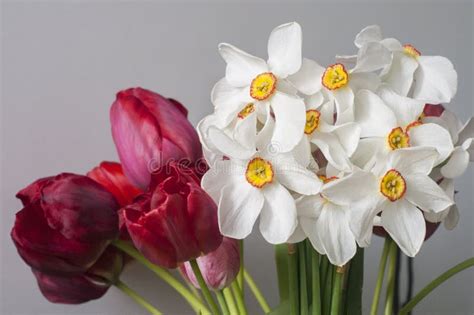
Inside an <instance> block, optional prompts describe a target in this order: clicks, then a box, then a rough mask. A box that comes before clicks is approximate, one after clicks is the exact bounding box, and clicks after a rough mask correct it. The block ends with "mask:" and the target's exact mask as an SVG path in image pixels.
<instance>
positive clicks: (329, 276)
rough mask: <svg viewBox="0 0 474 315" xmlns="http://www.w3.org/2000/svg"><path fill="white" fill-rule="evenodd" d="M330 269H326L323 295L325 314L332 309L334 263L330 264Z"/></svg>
mask: <svg viewBox="0 0 474 315" xmlns="http://www.w3.org/2000/svg"><path fill="white" fill-rule="evenodd" d="M327 269H328V270H327V271H326V283H325V284H324V295H323V304H322V309H323V314H324V315H328V314H330V311H331V295H332V286H333V271H334V265H332V264H330V263H329V264H328V268H327Z"/></svg>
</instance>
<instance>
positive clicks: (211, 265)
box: [180, 237, 240, 290]
mask: <svg viewBox="0 0 474 315" xmlns="http://www.w3.org/2000/svg"><path fill="white" fill-rule="evenodd" d="M197 263H198V265H199V269H200V270H201V273H202V275H203V277H204V281H205V282H206V284H207V286H208V287H209V288H210V289H213V290H221V289H223V288H225V287H227V286H229V285H230V283H231V282H232V281H234V279H235V277H237V274H238V273H239V269H240V254H239V244H238V242H237V241H236V240H234V239H231V238H227V237H224V238H223V240H222V244H221V245H220V246H219V247H218V248H217V249H216V250H215V251H213V252H210V253H209V254H207V255H205V256H201V257H199V258H198V259H197ZM180 271H181V273H182V274H183V275H184V277H185V278H186V279H187V280H188V281H190V282H191V283H192V284H193V285H194V286H195V287H196V288H198V289H199V288H200V286H199V283H198V281H197V279H196V276H195V275H194V272H193V270H192V267H191V264H190V263H189V262H186V263H184V264H183V265H181V266H180Z"/></svg>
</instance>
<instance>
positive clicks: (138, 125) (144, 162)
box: [110, 88, 202, 190]
mask: <svg viewBox="0 0 474 315" xmlns="http://www.w3.org/2000/svg"><path fill="white" fill-rule="evenodd" d="M110 121H111V124H112V136H113V138H114V142H115V146H116V147H117V151H118V154H119V157H120V161H121V163H122V166H123V168H124V172H125V174H126V175H127V177H128V178H129V179H130V181H131V182H132V183H133V184H134V185H135V186H136V187H139V188H141V189H143V190H145V189H146V188H147V187H148V186H149V184H150V178H151V173H153V172H154V171H155V170H156V169H158V168H160V167H161V166H162V165H165V164H167V163H168V162H169V161H170V160H175V161H178V160H187V161H190V162H195V161H197V160H198V159H200V158H201V157H202V148H201V144H200V142H199V137H198V135H197V133H196V131H195V130H194V128H193V126H192V125H191V123H190V122H189V121H188V119H187V110H186V108H184V107H183V105H181V104H180V103H178V102H177V101H175V100H172V99H167V98H165V97H163V96H161V95H159V94H157V93H154V92H151V91H148V90H145V89H142V88H132V89H128V90H124V91H121V92H119V93H117V98H116V100H115V102H114V103H113V104H112V107H111V109H110Z"/></svg>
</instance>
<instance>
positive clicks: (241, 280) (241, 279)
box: [237, 240, 245, 301]
mask: <svg viewBox="0 0 474 315" xmlns="http://www.w3.org/2000/svg"><path fill="white" fill-rule="evenodd" d="M239 250H240V270H239V273H238V275H237V281H238V283H239V287H240V290H241V291H242V293H241V294H242V299H243V300H244V301H245V296H244V240H240V241H239Z"/></svg>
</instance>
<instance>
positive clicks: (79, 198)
mask: <svg viewBox="0 0 474 315" xmlns="http://www.w3.org/2000/svg"><path fill="white" fill-rule="evenodd" d="M41 206H42V208H43V211H44V216H45V218H46V220H47V221H48V224H49V225H50V226H51V227H52V228H54V229H56V230H58V231H60V232H61V234H63V235H64V236H65V237H67V238H69V239H76V240H80V241H98V240H112V239H114V238H115V237H116V236H117V234H118V229H117V227H118V216H117V210H118V209H119V205H118V203H117V201H116V199H115V197H114V196H113V195H112V194H111V193H110V192H108V191H107V190H106V189H105V188H104V187H103V186H101V185H100V184H98V183H97V182H96V181H94V180H92V179H91V178H89V177H86V176H79V175H73V174H60V175H58V176H56V177H55V178H54V180H52V181H50V182H49V183H47V184H46V185H45V187H43V190H42V200H41Z"/></svg>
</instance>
